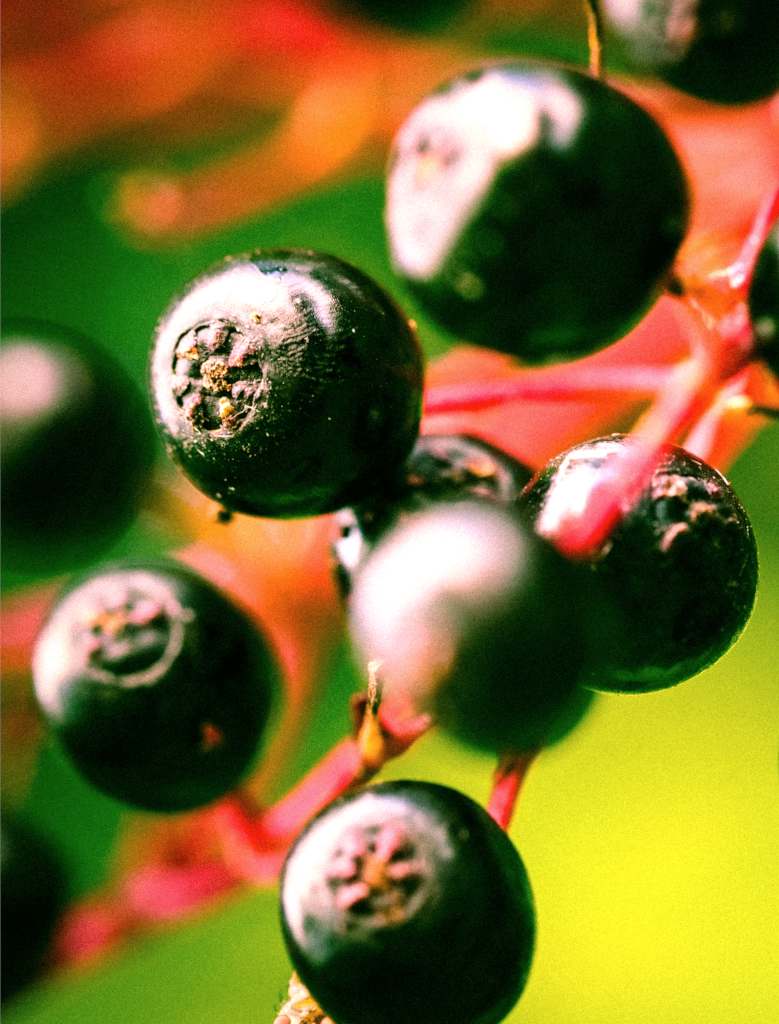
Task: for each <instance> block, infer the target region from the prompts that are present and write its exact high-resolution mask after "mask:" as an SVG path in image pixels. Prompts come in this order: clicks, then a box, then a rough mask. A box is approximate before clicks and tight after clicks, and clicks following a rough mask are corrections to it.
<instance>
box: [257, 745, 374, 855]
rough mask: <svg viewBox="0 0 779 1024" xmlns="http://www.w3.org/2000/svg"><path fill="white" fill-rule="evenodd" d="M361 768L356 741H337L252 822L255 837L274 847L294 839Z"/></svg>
mask: <svg viewBox="0 0 779 1024" xmlns="http://www.w3.org/2000/svg"><path fill="white" fill-rule="evenodd" d="M362 768H363V766H362V758H361V756H360V750H359V747H358V745H357V741H356V740H354V739H352V738H351V737H349V738H348V739H343V740H341V741H340V743H338V744H336V746H335V747H333V749H332V750H331V751H329V752H328V753H327V754H326V755H325V757H324V758H323V759H322V760H321V761H320V762H319V763H318V764H316V765H315V766H314V767H313V768H312V769H311V771H310V772H309V773H308V775H306V776H305V777H304V778H303V779H302V780H301V781H300V782H299V783H298V784H297V785H296V786H295V788H294V789H292V790H291V791H290V792H289V793H287V795H286V796H284V797H282V798H281V800H279V801H278V802H277V803H275V804H274V805H273V806H272V807H269V808H268V810H266V811H265V812H264V813H263V814H261V815H260V817H259V818H257V819H256V821H255V830H256V835H257V837H258V838H261V839H262V841H263V843H268V844H274V845H275V844H278V843H286V842H289V841H290V840H291V839H294V838H295V836H296V835H297V834H298V832H300V830H301V829H302V828H303V826H304V825H305V824H306V822H307V821H308V820H309V819H310V818H311V817H313V815H314V814H316V813H317V811H319V810H321V809H322V808H323V807H326V806H327V804H329V803H331V802H332V801H333V800H335V799H336V797H339V796H341V794H343V793H345V792H346V790H348V789H349V788H350V787H351V786H353V785H354V784H355V782H356V781H357V780H358V779H359V778H360V776H361V774H362Z"/></svg>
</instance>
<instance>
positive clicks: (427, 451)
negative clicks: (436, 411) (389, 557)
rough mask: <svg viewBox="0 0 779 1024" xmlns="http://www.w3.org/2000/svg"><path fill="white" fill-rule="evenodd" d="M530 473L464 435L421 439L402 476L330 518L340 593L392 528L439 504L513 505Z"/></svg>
mask: <svg viewBox="0 0 779 1024" xmlns="http://www.w3.org/2000/svg"><path fill="white" fill-rule="evenodd" d="M531 476H532V473H531V472H530V470H529V469H528V468H527V467H526V466H524V465H523V464H522V463H521V462H518V461H517V460H516V459H513V458H512V457H511V456H510V455H507V454H506V453H505V452H502V451H500V450H499V449H498V448H495V447H493V446H492V445H491V444H487V442H486V441H480V440H479V439H478V438H475V437H468V436H466V435H464V434H440V435H435V434H428V435H426V436H424V437H420V438H419V440H418V441H417V443H416V444H415V445H414V449H413V451H412V452H411V455H409V457H408V460H407V462H406V465H405V467H404V470H403V473H402V474H401V476H400V477H399V479H398V480H396V481H394V482H393V484H392V485H391V486H390V487H389V488H388V490H387V491H386V492H385V493H383V494H379V495H376V496H375V497H373V498H372V499H370V500H369V501H367V502H365V503H364V504H362V505H359V506H357V507H356V508H346V509H342V510H341V511H340V512H338V513H337V514H336V516H335V524H336V528H337V530H338V537H337V538H336V540H335V541H334V542H333V546H332V547H333V558H334V563H335V573H336V579H337V581H338V584H339V586H340V589H341V592H342V593H343V594H348V593H349V591H350V590H351V585H352V577H353V575H354V573H355V572H356V571H357V570H358V569H359V567H360V565H361V564H362V563H363V562H364V560H365V558H366V557H367V555H368V553H369V551H370V550H371V549H372V548H373V546H374V545H375V544H376V542H377V541H378V540H379V538H380V537H381V536H383V534H385V533H386V532H387V530H388V529H390V528H391V527H392V526H393V525H394V524H395V523H397V522H399V521H401V520H403V519H404V518H406V517H407V516H408V515H410V514H411V513H413V512H418V511H420V510H421V509H423V508H426V507H427V506H429V505H432V504H435V503H438V502H451V501H462V500H463V499H465V498H478V499H483V500H485V501H492V502H495V503H496V504H498V505H507V506H508V505H512V504H513V503H515V502H516V501H517V500H518V498H519V495H520V493H521V491H522V488H523V487H524V486H525V484H526V483H527V482H528V481H529V480H530V477H531Z"/></svg>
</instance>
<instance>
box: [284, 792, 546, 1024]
mask: <svg viewBox="0 0 779 1024" xmlns="http://www.w3.org/2000/svg"><path fill="white" fill-rule="evenodd" d="M281 907H282V926H283V929H284V937H285V941H286V944H287V949H288V951H289V954H290V957H291V959H292V961H293V963H294V965H295V969H296V970H297V972H298V974H299V975H300V977H301V979H302V980H303V981H304V982H305V984H306V986H307V988H308V990H309V992H310V993H311V995H312V996H313V997H314V998H315V999H316V1001H317V1003H318V1004H319V1005H320V1006H321V1007H322V1008H323V1009H324V1011H325V1012H326V1013H328V1014H330V1015H331V1016H332V1018H333V1019H334V1020H337V1021H339V1022H343V1024H359V1022H361V1021H365V1020H371V1021H375V1022H376V1024H404V1022H406V1021H410V1020H426V1021H429V1022H430V1024H449V1022H451V1021H452V1020H455V1019H456V1020H458V1021H462V1022H463V1024H477V1022H478V1024H497V1022H498V1021H500V1020H502V1019H503V1017H504V1016H505V1015H506V1013H507V1012H508V1011H509V1010H510V1009H511V1007H512V1006H513V1005H514V1003H515V1002H516V1000H517V999H518V998H519V996H520V994H521V992H522V990H523V988H524V986H525V982H526V979H527V975H528V972H529V969H530V963H531V959H532V955H533V946H534V938H535V914H534V909H533V901H532V894H531V891H530V885H529V882H528V879H527V875H526V872H525V869H524V865H523V863H522V861H521V859H520V857H519V855H518V853H517V851H516V849H515V848H514V846H513V845H512V843H511V841H510V840H509V839H508V838H507V836H506V835H505V833H504V832H503V831H502V830H501V829H500V828H499V827H498V826H497V825H496V824H495V823H494V822H493V821H492V819H491V818H490V817H489V816H488V815H487V814H486V812H485V811H484V810H482V808H481V807H479V806H478V804H476V803H474V802H473V801H472V800H470V798H468V797H466V796H464V795H463V794H461V793H458V792H457V791H456V790H453V789H449V788H447V787H444V786H439V785H435V784H432V783H429V782H407V781H403V782H390V783H384V784H381V785H378V786H372V787H369V788H368V789H366V790H364V791H362V792H359V793H356V794H353V795H351V796H347V797H344V798H343V799H342V800H340V801H338V802H336V803H335V804H332V805H331V806H330V807H328V808H327V809H326V810H325V811H324V812H323V813H322V814H321V815H319V817H317V818H316V819H314V821H313V822H312V823H311V824H310V825H309V826H308V828H307V829H306V830H305V831H304V832H303V834H302V835H301V836H300V838H299V839H298V840H297V842H296V843H295V845H294V847H293V848H292V850H291V852H290V854H289V857H288V859H287V861H286V864H285V867H284V872H283V875H282V881H281ZM487 936H489V939H487Z"/></svg>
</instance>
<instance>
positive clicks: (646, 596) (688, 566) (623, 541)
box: [525, 435, 757, 692]
mask: <svg viewBox="0 0 779 1024" xmlns="http://www.w3.org/2000/svg"><path fill="white" fill-rule="evenodd" d="M629 443H630V441H629V439H628V438H625V437H624V436H622V435H614V436H613V437H604V438H598V439H597V440H594V441H587V442H585V443H583V444H580V445H577V446H576V447H574V448H571V449H570V450H569V451H567V452H564V453H563V454H562V455H559V456H558V457H557V458H555V459H553V460H552V461H551V462H550V463H549V464H548V465H547V466H546V467H545V468H544V469H543V470H542V471H541V473H540V474H539V475H538V477H537V478H536V480H535V481H534V482H533V483H532V484H531V486H530V487H529V488H528V490H527V491H526V493H525V501H526V507H527V510H528V513H529V514H530V515H531V517H532V518H533V520H534V522H535V527H536V530H537V531H538V532H539V533H540V534H542V535H544V536H548V537H554V535H555V531H556V529H557V526H558V523H559V522H560V521H561V520H562V519H563V518H564V517H565V516H566V514H568V513H569V511H570V508H571V507H572V506H573V507H576V506H577V505H578V504H579V503H580V502H581V501H582V495H583V494H586V493H587V491H588V490H589V489H590V488H592V487H594V486H596V485H597V483H598V481H599V480H602V479H604V478H606V477H607V476H608V474H609V472H610V468H611V467H612V466H613V465H614V464H615V460H616V459H617V457H618V455H619V453H620V451H621V450H622V448H623V447H624V446H625V445H626V444H629ZM590 570H591V572H590V583H591V586H592V587H597V588H598V589H599V590H603V591H604V592H605V593H606V594H607V595H608V596H609V597H610V598H611V601H612V611H613V613H614V615H615V617H616V618H615V620H614V622H613V623H612V625H613V626H614V628H613V629H612V630H611V631H610V632H607V631H604V636H603V642H602V646H601V649H600V652H599V656H598V657H597V658H596V659H595V663H594V665H593V667H592V668H591V670H590V674H589V676H588V682H589V684H590V685H592V686H594V687H595V688H596V689H602V690H617V691H636V692H639V691H645V690H657V689H662V688H663V687H667V686H673V685H674V684H676V683H679V682H681V681H682V680H684V679H688V678H690V677H691V676H693V675H695V674H696V673H698V672H700V671H701V670H702V669H704V668H706V667H707V666H708V665H710V664H712V663H713V662H714V661H716V660H717V658H719V657H720V656H721V655H722V654H724V653H725V651H726V650H727V649H728V648H729V647H730V646H731V644H733V643H734V641H735V640H736V639H737V637H738V636H739V634H740V633H741V630H742V629H743V628H744V626H745V625H746V622H747V620H748V619H749V615H750V613H751V611H752V605H753V604H754V600H755V592H756V589H757V550H756V545H755V537H754V533H753V532H752V527H751V525H750V522H749V518H748V516H747V513H746V512H745V510H744V508H743V506H742V505H741V503H740V501H739V500H738V498H737V497H736V495H735V493H734V492H733V489H732V488H731V486H730V484H729V483H728V482H727V480H725V478H724V477H723V476H722V475H721V474H720V473H718V472H717V470H715V469H713V468H712V467H711V466H709V465H707V464H706V463H705V462H702V461H701V460H700V459H697V458H695V456H693V455H691V454H690V453H689V452H686V451H684V449H682V448H676V447H670V448H669V449H668V450H667V451H666V453H665V455H664V457H663V459H662V461H661V462H660V464H659V465H658V467H657V469H656V470H655V471H654V473H653V475H652V479H651V481H650V483H649V486H648V487H647V488H646V490H645V491H644V493H643V494H642V496H641V498H640V500H639V501H638V502H637V503H636V505H635V506H634V507H633V508H631V509H630V511H629V512H627V514H626V515H625V516H624V517H623V519H622V520H621V522H620V523H619V524H618V525H617V526H616V527H615V529H614V530H613V531H612V533H611V535H610V537H609V538H608V540H607V541H606V542H605V544H604V545H603V547H602V548H601V550H599V551H597V552H595V553H594V554H593V556H592V559H591V562H590Z"/></svg>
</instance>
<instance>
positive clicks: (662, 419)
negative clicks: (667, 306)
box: [550, 356, 715, 558]
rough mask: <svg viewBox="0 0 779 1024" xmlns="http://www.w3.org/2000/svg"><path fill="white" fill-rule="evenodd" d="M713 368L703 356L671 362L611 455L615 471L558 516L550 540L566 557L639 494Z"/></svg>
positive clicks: (598, 539) (588, 543)
mask: <svg viewBox="0 0 779 1024" xmlns="http://www.w3.org/2000/svg"><path fill="white" fill-rule="evenodd" d="M714 373H715V369H714V368H713V367H712V366H710V365H709V363H708V361H707V360H706V359H704V358H702V357H700V356H699V357H693V358H690V359H687V360H685V361H684V362H683V363H680V364H679V365H678V366H676V367H675V369H674V370H673V372H672V373H671V375H670V376H669V378H668V382H667V384H666V386H665V388H663V390H662V391H661V393H660V394H659V396H658V398H657V400H656V402H655V403H654V404H653V405H652V406H651V408H650V409H649V410H647V412H646V413H645V414H644V416H643V417H642V418H641V419H640V420H639V422H638V424H637V426H636V427H635V429H634V430H633V432H632V434H631V435H630V438H631V444H630V445H629V446H627V447H626V448H625V451H624V454H620V456H619V458H618V459H617V460H615V464H614V472H613V473H612V474H611V475H610V476H609V477H607V478H606V479H604V480H602V481H601V482H600V483H599V484H596V485H595V486H594V487H593V488H592V490H591V491H590V493H589V495H588V497H587V500H586V501H585V502H584V503H583V506H582V507H581V508H579V509H577V510H575V511H573V512H572V514H571V515H569V516H568V517H566V518H563V519H561V520H560V521H559V522H558V523H557V524H556V527H555V531H554V535H553V536H551V537H550V540H552V541H553V543H554V544H555V545H556V546H557V548H558V549H559V550H560V551H561V552H562V553H563V554H565V555H567V556H568V557H569V558H586V557H587V556H589V555H591V554H592V553H593V552H595V551H597V550H598V548H599V547H600V546H601V544H602V543H603V542H604V541H605V540H606V538H607V537H608V535H609V534H610V533H611V531H612V529H613V528H614V527H615V526H616V524H617V523H618V522H619V520H620V519H621V517H622V516H623V515H624V514H625V512H627V511H628V510H629V509H630V508H631V507H632V505H633V504H634V503H635V502H636V501H637V500H638V498H639V496H640V494H641V492H642V491H643V489H644V487H645V486H646V485H647V483H648V481H649V479H650V478H651V476H652V473H653V472H654V470H655V467H656V466H657V464H658V461H659V459H660V457H661V455H662V451H663V448H664V447H665V446H666V445H667V444H669V443H670V442H672V441H673V440H674V439H675V438H676V437H678V436H679V434H680V433H681V432H682V431H684V430H685V429H686V428H687V427H688V426H689V425H690V424H692V423H693V422H694V421H695V420H696V419H697V418H698V416H699V415H700V414H701V412H702V411H703V409H704V408H705V406H706V404H707V402H706V400H705V399H704V397H703V396H704V395H706V394H707V393H708V391H709V389H710V387H711V386H712V383H713V381H712V377H713V375H714Z"/></svg>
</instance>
